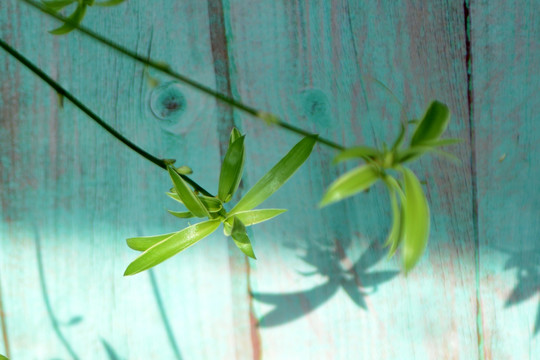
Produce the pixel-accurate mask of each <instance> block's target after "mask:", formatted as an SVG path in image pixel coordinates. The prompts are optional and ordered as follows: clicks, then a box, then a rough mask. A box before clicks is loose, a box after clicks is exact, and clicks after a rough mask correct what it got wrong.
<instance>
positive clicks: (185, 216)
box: [167, 210, 193, 219]
mask: <svg viewBox="0 0 540 360" xmlns="http://www.w3.org/2000/svg"><path fill="white" fill-rule="evenodd" d="M167 211H168V212H169V214H171V215H174V216H176V217H177V218H180V219H189V218H192V217H193V214H192V213H191V212H189V211H172V210H167Z"/></svg>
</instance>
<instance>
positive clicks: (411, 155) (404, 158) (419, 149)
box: [398, 145, 460, 164]
mask: <svg viewBox="0 0 540 360" xmlns="http://www.w3.org/2000/svg"><path fill="white" fill-rule="evenodd" d="M426 153H435V154H437V155H441V156H444V157H445V158H447V159H448V160H450V161H452V162H454V163H457V164H459V163H460V160H459V158H458V157H456V156H455V155H452V154H450V153H447V152H446V151H442V150H439V149H437V148H434V147H431V146H420V145H416V146H414V147H410V148H408V149H407V150H405V151H403V152H400V153H399V154H398V162H399V163H406V162H411V161H413V160H415V159H417V158H419V157H420V156H422V155H424V154H426Z"/></svg>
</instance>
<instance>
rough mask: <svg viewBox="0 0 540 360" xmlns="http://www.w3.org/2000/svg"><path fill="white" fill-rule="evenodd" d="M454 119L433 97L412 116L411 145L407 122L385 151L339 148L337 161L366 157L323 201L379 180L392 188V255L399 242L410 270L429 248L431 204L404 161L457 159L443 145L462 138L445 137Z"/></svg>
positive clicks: (340, 197) (329, 201) (324, 203)
mask: <svg viewBox="0 0 540 360" xmlns="http://www.w3.org/2000/svg"><path fill="white" fill-rule="evenodd" d="M449 121H450V110H449V109H448V107H447V106H446V105H445V104H443V103H441V102H439V101H433V102H432V103H431V104H430V105H429V107H428V108H427V110H426V112H425V114H424V116H423V117H422V120H421V121H419V122H417V121H412V122H410V123H412V124H415V123H416V124H417V125H416V127H415V130H414V133H413V135H412V138H411V141H410V144H409V147H408V148H405V149H404V148H403V147H402V143H403V140H404V138H405V132H406V127H405V125H402V126H401V131H400V133H399V135H398V137H397V139H396V140H395V142H394V144H393V145H392V147H391V148H390V149H388V148H387V147H386V146H384V148H383V149H382V150H379V149H375V148H371V147H366V146H358V147H353V148H349V149H347V150H344V151H342V152H340V153H339V154H338V155H337V156H336V157H335V158H334V163H340V162H342V161H346V160H352V159H361V160H363V161H365V162H366V164H365V165H361V166H359V167H357V168H355V169H353V170H351V171H349V172H347V173H346V174H344V175H342V176H341V177H340V178H338V179H337V180H335V181H334V182H333V183H332V184H330V186H329V187H328V189H327V191H326V193H325V194H324V196H323V198H322V200H321V202H320V204H319V205H320V206H321V207H324V206H327V205H330V204H332V203H335V202H337V201H341V200H343V199H346V198H348V197H350V196H352V195H354V194H357V193H359V192H361V191H363V190H367V189H369V188H370V187H371V186H373V185H374V184H375V183H376V182H377V181H378V180H382V181H383V182H384V183H385V185H386V187H387V188H388V192H389V196H390V204H391V208H392V217H393V224H392V227H391V229H390V232H389V234H388V237H387V240H386V242H385V246H389V247H390V250H389V256H392V255H394V253H395V252H396V250H397V248H398V246H399V245H402V246H401V250H402V251H401V257H402V262H403V269H404V271H405V272H406V273H407V272H408V271H410V270H411V269H412V268H413V267H414V266H415V265H416V263H417V262H418V260H419V259H420V257H421V256H422V254H423V253H424V251H425V248H426V245H427V240H428V237H429V225H430V215H429V205H428V202H427V200H426V197H425V195H424V191H423V190H422V187H421V185H420V181H419V180H418V178H417V177H416V175H414V173H413V172H412V171H411V170H410V169H408V168H407V167H405V166H403V164H404V163H407V162H411V161H412V160H415V159H417V158H418V157H420V156H421V155H423V154H425V153H429V152H435V153H439V154H443V155H445V156H447V157H450V158H452V159H454V157H453V155H451V154H448V153H446V152H443V151H441V150H439V149H438V147H441V146H444V145H450V144H454V143H457V142H459V141H460V140H459V139H440V136H441V135H442V134H443V133H444V131H445V130H446V128H447V126H448V123H449ZM392 171H395V172H397V173H398V174H400V175H401V176H402V178H403V181H402V182H399V181H397V180H396V179H395V178H394V177H393V176H392Z"/></svg>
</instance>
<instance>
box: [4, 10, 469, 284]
mask: <svg viewBox="0 0 540 360" xmlns="http://www.w3.org/2000/svg"><path fill="white" fill-rule="evenodd" d="M20 1H23V2H25V3H26V4H28V5H30V6H33V7H34V8H36V9H38V10H40V11H42V12H43V13H46V14H48V15H50V16H52V17H54V18H56V19H58V20H60V21H62V22H63V23H64V24H63V25H62V26H61V27H59V28H57V29H55V30H53V31H51V32H52V33H53V34H57V35H60V34H66V33H68V32H70V31H72V30H78V31H80V32H82V33H84V34H86V35H87V36H90V37H91V38H93V39H94V40H96V41H99V42H101V43H103V44H105V45H106V46H109V47H110V48H112V49H115V50H116V51H118V52H120V53H122V54H124V55H126V56H128V57H130V58H132V59H133V60H135V61H138V62H141V63H143V64H144V65H145V66H147V67H151V68H154V69H156V70H158V71H161V72H162V73H164V74H166V75H168V76H170V77H172V78H175V79H177V80H179V81H181V82H182V83H184V84H186V85H187V86H190V87H192V88H194V89H197V90H199V91H201V92H203V93H205V94H207V95H209V96H212V97H214V98H216V99H217V100H219V101H222V102H224V103H226V104H228V105H229V106H231V107H234V108H236V109H238V110H241V111H243V112H245V113H247V114H249V115H251V116H253V117H254V118H257V119H260V120H263V121H264V122H265V123H266V124H268V125H271V126H274V127H279V128H281V129H284V130H287V131H290V132H293V133H296V134H299V135H302V136H304V138H303V140H301V141H300V142H299V143H298V144H297V145H296V146H295V147H294V148H293V149H291V151H289V153H288V154H287V155H286V156H285V157H284V158H283V159H282V160H281V161H280V162H278V164H276V165H275V166H274V167H273V168H272V169H271V170H270V171H269V172H268V173H267V174H266V175H265V176H263V178H261V179H260V180H259V181H258V182H257V183H256V184H255V185H254V186H253V188H251V189H250V190H249V191H248V192H247V193H246V194H245V196H244V197H243V198H242V199H241V200H239V201H238V203H237V204H236V205H235V206H234V207H233V208H232V209H231V210H230V211H227V210H226V208H225V206H224V205H225V204H226V203H227V202H229V201H230V200H231V199H232V197H233V195H234V193H235V192H236V190H237V189H238V186H239V183H240V181H241V177H242V172H243V165H244V144H243V140H244V136H242V135H241V134H240V133H239V132H238V131H237V130H235V129H233V131H232V133H231V137H230V141H229V149H228V151H227V154H226V155H225V159H224V162H223V165H222V169H221V173H220V178H219V187H218V195H217V196H212V195H211V194H210V193H209V192H208V191H206V190H205V189H204V188H202V187H201V186H200V185H199V184H197V183H196V182H195V181H193V180H191V179H190V178H189V177H187V176H186V175H187V174H190V173H191V172H192V171H191V169H190V168H188V167H186V166H183V167H180V168H175V167H174V166H173V163H174V161H169V160H166V159H159V158H157V157H155V156H153V155H152V154H149V153H148V152H146V151H144V150H143V149H141V148H140V147H138V146H137V145H135V144H134V143H132V142H131V141H129V140H128V139H126V138H125V137H123V136H122V135H121V134H120V133H119V132H118V131H116V130H115V129H114V128H112V127H111V126H110V125H108V124H107V123H106V122H105V121H104V120H103V119H101V118H100V117H99V116H97V115H96V114H95V113H94V112H93V111H91V110H90V109H89V108H88V107H87V106H86V105H84V104H83V103H82V102H81V101H80V100H78V99H77V98H76V97H75V96H73V95H72V94H71V93H70V92H68V91H67V90H66V89H64V88H62V87H61V86H60V85H59V84H58V83H57V82H56V81H54V80H53V79H52V78H51V77H50V76H48V75H47V74H45V73H44V72H43V71H42V70H41V69H40V68H38V67H37V66H36V65H34V64H33V63H31V62H30V61H29V60H28V59H26V58H25V57H24V56H23V55H22V54H20V53H18V52H17V51H16V50H15V49H14V48H12V47H11V46H10V45H9V44H7V43H6V42H4V41H3V40H2V39H0V47H1V48H3V49H4V50H6V51H7V52H8V53H9V54H10V55H12V56H13V57H14V58H15V59H17V60H18V61H19V62H20V63H21V64H23V65H24V66H26V67H27V68H29V69H30V70H31V71H33V72H34V73H35V74H36V75H37V76H39V77H40V78H41V79H43V80H44V81H45V82H46V83H48V84H49V85H50V86H51V87H52V88H53V89H55V90H56V91H57V93H58V94H59V95H60V96H61V97H62V98H63V97H65V98H66V99H68V100H70V101H71V102H72V103H73V104H74V105H75V106H77V107H78V108H79V109H81V110H82V111H83V112H84V113H86V114H87V115H88V116H89V117H90V118H92V119H93V120H94V121H95V122H96V123H98V124H99V125H100V126H102V127H103V128H104V129H105V130H107V131H108V132H109V133H110V134H112V135H113V136H114V137H116V138H117V139H118V140H120V141H121V142H122V143H124V144H125V145H126V146H128V147H129V148H131V149H132V150H134V151H135V152H137V153H138V154H139V155H141V156H143V157H144V158H146V159H147V160H149V161H151V162H153V163H154V164H156V165H157V166H159V167H161V168H163V169H166V170H167V171H168V172H169V175H170V177H171V180H172V181H173V185H174V187H173V189H172V191H171V192H170V193H168V195H169V196H170V197H172V198H173V199H175V200H176V201H178V202H180V203H182V204H183V205H184V206H185V207H186V209H187V211H181V212H178V211H169V212H170V213H171V214H172V215H174V216H177V217H179V218H192V217H199V218H206V219H207V220H206V221H203V222H200V223H197V224H195V225H191V226H189V227H187V228H185V229H183V230H180V231H178V232H175V233H170V234H164V235H156V236H150V237H139V238H130V239H128V240H127V242H128V245H129V246H130V247H131V248H133V249H135V250H138V251H142V252H143V253H142V254H141V255H140V256H139V257H138V258H136V259H135V260H134V261H133V262H132V263H131V264H130V265H129V266H128V268H127V269H126V272H125V275H133V274H136V273H138V272H141V271H144V270H146V269H149V268H151V267H153V266H155V265H157V264H159V263H161V262H162V261H164V260H166V259H168V258H170V257H171V256H173V255H175V254H177V253H178V252H180V251H182V250H184V249H186V248H187V247H189V246H191V245H193V244H195V243H196V242H198V241H199V240H201V239H203V238H204V237H206V236H208V235H210V234H211V233H213V232H214V231H215V230H216V229H217V228H218V227H219V225H220V224H223V227H224V233H225V235H227V236H231V237H232V238H233V241H234V242H235V244H236V245H237V246H238V247H239V249H240V250H241V251H242V252H244V254H246V255H247V256H250V257H252V258H255V254H254V252H253V248H252V246H251V241H250V239H249V237H248V236H247V232H246V226H251V225H253V224H256V223H258V222H262V221H266V220H269V219H271V218H273V217H275V216H277V215H279V214H281V213H283V212H284V211H285V210H281V209H261V210H258V209H255V210H254V208H255V207H257V206H258V205H260V204H261V203H262V202H263V201H264V200H265V199H266V198H268V197H269V196H270V195H272V194H273V193H274V192H275V191H277V189H279V188H280V187H281V186H282V185H283V184H284V183H285V182H286V181H287V180H288V179H289V178H290V177H291V176H292V175H293V173H294V172H295V171H296V170H297V169H298V168H299V167H300V166H301V165H302V164H303V163H304V162H305V161H306V160H307V158H308V157H309V155H310V154H311V151H312V149H313V146H314V144H315V142H318V143H320V144H322V145H325V146H328V147H330V148H332V149H335V150H338V151H340V153H339V154H338V155H337V156H336V157H335V159H334V163H339V162H342V161H347V160H351V159H357V160H358V159H360V160H362V161H364V162H365V164H364V165H361V166H359V167H357V168H355V169H353V170H351V171H349V172H347V173H346V174H344V175H342V176H341V177H340V178H338V179H337V180H335V181H334V182H333V183H332V184H331V185H330V186H329V187H328V189H327V191H326V192H325V194H324V196H323V198H322V200H321V202H320V206H321V207H323V206H327V205H330V204H332V203H335V202H337V201H341V200H343V199H346V198H348V197H350V196H352V195H354V194H357V193H359V192H361V191H363V190H367V189H369V188H370V187H371V186H373V185H374V184H375V183H376V182H378V181H379V180H382V181H383V183H384V184H385V185H386V187H387V189H388V192H389V197H390V205H391V210H392V216H393V224H392V227H391V229H390V231H389V234H388V237H387V240H386V243H385V244H386V246H389V248H390V249H389V256H392V255H393V254H394V253H395V252H396V251H397V248H398V247H400V246H401V257H402V261H403V268H404V270H405V272H408V271H410V270H411V269H412V268H413V267H414V266H415V265H416V264H417V262H418V261H419V259H420V257H421V256H422V254H423V253H424V251H425V248H426V246H427V240H428V237H429V226H430V213H429V205H428V203H427V199H426V197H425V194H424V192H423V190H422V187H421V185H420V181H419V180H418V178H417V177H416V175H415V174H414V173H413V172H412V171H411V170H410V169H408V168H407V167H406V166H404V164H407V163H409V162H411V161H413V160H416V159H417V158H419V157H420V156H422V155H424V154H427V153H435V154H440V155H443V156H446V157H448V158H450V159H452V160H456V158H455V157H454V156H453V155H451V154H448V153H446V152H444V151H441V150H440V149H439V148H440V147H442V146H446V145H451V144H455V143H457V142H459V141H460V140H458V139H440V137H441V135H442V134H443V133H444V132H445V130H446V128H447V126H448V123H449V120H450V111H449V109H448V107H447V106H446V105H444V104H443V103H441V102H438V101H434V102H432V103H431V104H430V106H429V107H428V109H427V110H426V112H425V114H424V116H423V118H422V119H421V120H420V121H416V120H413V121H410V122H409V124H414V125H416V127H415V129H414V132H413V134H412V137H411V139H410V142H409V146H408V147H406V148H403V146H402V143H403V141H404V139H405V133H406V129H407V127H406V126H405V125H403V124H402V126H401V130H400V133H399V135H398V137H397V139H396V140H395V142H394V143H393V145H392V146H391V147H390V148H387V146H383V148H382V149H376V148H371V147H366V146H357V147H352V148H345V147H344V146H342V145H340V144H337V143H335V142H333V141H331V140H328V139H324V138H322V137H319V136H318V135H316V134H312V133H310V132H307V131H305V130H303V129H300V128H298V127H295V126H293V125H290V124H288V123H287V122H285V121H283V120H281V119H280V118H279V117H277V116H276V115H274V114H272V113H269V112H265V111H260V110H257V109H255V108H253V107H251V106H249V105H246V104H244V103H242V102H240V101H238V100H235V99H233V98H231V97H228V96H227V95H224V94H221V93H219V92H217V91H215V90H213V89H211V88H208V87H206V86H205V85H203V84H200V83H198V82H196V81H195V80H193V79H190V78H189V77H187V76H184V75H182V74H180V73H177V72H175V71H173V70H172V69H171V68H170V67H169V66H168V65H166V64H164V63H163V62H160V61H156V60H152V59H150V58H147V57H143V56H140V55H138V54H137V53H136V52H134V51H132V50H129V49H127V48H125V47H123V46H121V45H118V44H116V43H115V42H113V41H111V40H109V39H107V38H105V37H103V36H101V35H99V34H97V33H95V32H93V31H91V30H88V29H86V28H84V27H82V26H81V25H80V24H81V21H82V19H83V17H84V14H85V11H86V8H87V7H88V6H92V5H99V6H112V5H117V4H119V3H121V2H123V0H110V1H104V2H95V1H94V0H48V1H45V0H44V1H42V4H40V3H38V2H36V1H34V0H20ZM72 4H76V5H77V7H76V9H75V11H74V12H73V13H72V14H71V15H70V16H69V17H63V16H62V15H60V14H59V13H58V11H60V10H63V9H64V8H65V7H67V6H69V5H72ZM396 175H398V176H396ZM396 177H399V178H401V180H398V179H397V178H396Z"/></svg>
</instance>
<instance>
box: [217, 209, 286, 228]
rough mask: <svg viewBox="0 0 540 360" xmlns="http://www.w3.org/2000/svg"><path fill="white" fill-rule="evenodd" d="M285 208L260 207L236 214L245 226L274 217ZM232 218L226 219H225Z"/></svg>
mask: <svg viewBox="0 0 540 360" xmlns="http://www.w3.org/2000/svg"><path fill="white" fill-rule="evenodd" d="M285 211H287V210H284V209H260V210H248V211H240V212H237V213H236V214H234V216H235V217H237V218H238V220H240V221H241V222H242V223H243V224H244V225H245V226H251V225H254V224H258V223H261V222H263V221H267V220H270V219H272V218H273V217H275V216H278V215H279V214H283V213H284V212H285ZM229 219H230V218H227V219H225V221H227V220H229Z"/></svg>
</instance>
